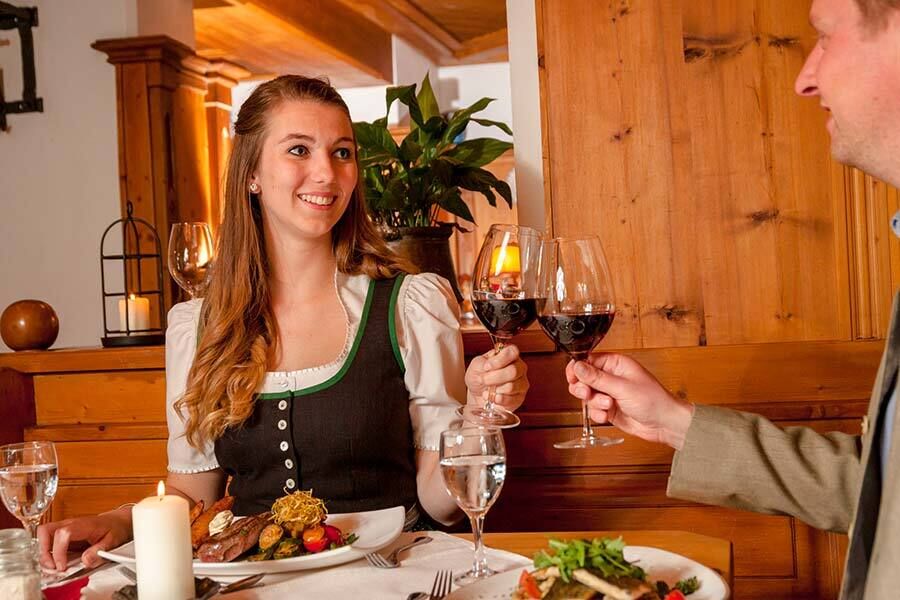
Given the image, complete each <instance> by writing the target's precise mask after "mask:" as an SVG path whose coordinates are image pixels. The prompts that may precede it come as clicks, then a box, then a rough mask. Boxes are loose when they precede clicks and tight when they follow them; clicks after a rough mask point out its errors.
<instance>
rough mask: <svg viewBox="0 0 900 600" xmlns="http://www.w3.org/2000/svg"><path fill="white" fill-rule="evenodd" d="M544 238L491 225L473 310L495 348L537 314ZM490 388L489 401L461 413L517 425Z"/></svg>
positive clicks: (475, 276)
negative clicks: (498, 402)
mask: <svg viewBox="0 0 900 600" xmlns="http://www.w3.org/2000/svg"><path fill="white" fill-rule="evenodd" d="M541 243H542V237H541V234H540V233H539V232H538V231H536V230H534V229H531V228H529V227H520V226H518V225H492V226H491V228H490V230H489V231H488V233H487V235H486V236H485V238H484V242H483V243H482V244H481V250H480V251H479V252H478V258H477V259H476V260H475V270H474V272H473V273H472V309H473V310H474V311H475V314H476V315H477V316H478V319H479V320H480V321H481V323H482V324H483V325H484V327H485V329H487V331H488V333H489V334H490V336H491V341H492V342H493V343H494V352H495V353H497V352H500V351H501V350H502V349H503V345H504V344H505V343H508V342H509V341H510V340H511V339H512V338H513V336H515V335H516V334H517V333H519V332H520V331H522V330H523V329H525V328H526V327H528V326H529V325H531V324H532V323H534V321H535V319H536V318H537V297H538V296H537V278H538V272H539V264H540V254H541V249H542V246H541ZM495 395H496V393H495V390H494V389H489V390H488V398H487V400H486V401H485V403H484V406H474V405H466V406H463V407H461V408H460V409H459V411H457V412H458V414H459V415H460V416H462V417H463V418H464V419H465V420H466V421H469V422H470V423H474V424H476V425H479V426H482V427H515V426H516V425H518V424H519V417H517V416H516V415H515V414H514V413H513V412H511V411H509V410H507V409H505V408H503V407H502V406H499V405H497V404H495V403H494V400H495Z"/></svg>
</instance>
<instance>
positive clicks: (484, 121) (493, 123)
mask: <svg viewBox="0 0 900 600" xmlns="http://www.w3.org/2000/svg"><path fill="white" fill-rule="evenodd" d="M472 120H473V121H475V122H476V123H478V124H479V125H482V126H484V127H499V128H500V129H502V130H503V131H504V132H506V133H508V134H509V135H512V134H513V132H512V129H510V128H509V125H507V124H506V123H501V122H500V121H491V120H490V119H474V118H473V119H472Z"/></svg>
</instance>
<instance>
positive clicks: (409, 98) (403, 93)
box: [385, 84, 424, 127]
mask: <svg viewBox="0 0 900 600" xmlns="http://www.w3.org/2000/svg"><path fill="white" fill-rule="evenodd" d="M385 98H386V101H387V112H388V114H390V112H391V105H392V104H393V103H394V100H399V101H400V104H404V105H406V107H407V108H409V118H410V119H412V122H413V123H415V124H416V125H418V126H419V127H421V126H422V124H423V122H424V121H423V120H422V110H421V109H420V108H419V101H418V100H416V86H415V84H413V85H403V86H399V87H389V88H388V89H387V92H386V93H385Z"/></svg>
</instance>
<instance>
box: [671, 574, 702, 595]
mask: <svg viewBox="0 0 900 600" xmlns="http://www.w3.org/2000/svg"><path fill="white" fill-rule="evenodd" d="M675 589H676V590H680V591H681V593H682V594H684V595H685V596H687V595H689V594H693V593H694V592H696V591H697V590H699V589H700V582H699V581H698V580H697V578H696V577H688V578H687V579H682V580H681V581H679V582H678V583H676V584H675Z"/></svg>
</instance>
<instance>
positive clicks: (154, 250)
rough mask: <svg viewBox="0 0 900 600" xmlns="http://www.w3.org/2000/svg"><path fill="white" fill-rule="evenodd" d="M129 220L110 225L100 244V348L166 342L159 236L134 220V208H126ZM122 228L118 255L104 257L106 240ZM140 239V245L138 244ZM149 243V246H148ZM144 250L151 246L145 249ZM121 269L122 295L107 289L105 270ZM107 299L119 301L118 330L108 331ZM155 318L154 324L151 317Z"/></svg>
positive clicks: (147, 224)
mask: <svg viewBox="0 0 900 600" xmlns="http://www.w3.org/2000/svg"><path fill="white" fill-rule="evenodd" d="M127 210H128V216H127V217H126V218H124V219H118V220H116V221H113V222H112V223H111V224H110V225H109V227H107V228H106V230H105V231H104V232H103V237H102V238H101V240H100V278H101V281H102V286H103V334H104V335H103V339H102V342H103V346H104V347H107V348H108V347H115V346H155V345H159V344H164V343H165V341H166V336H165V328H166V316H165V311H164V306H163V304H164V300H163V292H162V281H163V278H162V259H161V250H160V248H161V246H160V243H159V235H157V233H156V230H155V229H154V228H153V226H152V225H150V223H148V222H147V221H145V220H143V219H136V218H134V215H133V213H134V206H133V205H132V204H131V201H128V204H127ZM116 226H118V227H120V228H121V239H122V249H121V252H119V253H116V252H112V253H107V247H106V236H107V235H109V233H110V231H111V230H112V229H113V228H115V227H116ZM142 239H143V245H142V243H141V240H142ZM151 242H152V243H151ZM147 246H151V247H150V248H148V247H147ZM108 267H109V268H111V269H115V270H118V268H121V269H122V282H123V284H124V286H123V289H122V290H121V291H119V290H114V291H109V290H108V289H107V287H106V286H107V283H106V282H107V277H106V269H107V268H108ZM110 298H118V299H119V300H118V301H117V302H115V306H117V307H118V320H117V322H118V325H119V327H118V329H116V328H110V326H109V320H108V319H107V313H108V312H109V304H110V300H109V299H110ZM154 314H155V315H156V316H157V319H156V320H155V323H156V324H158V326H157V327H154V326H153V325H154V320H153V319H151V316H152V315H154Z"/></svg>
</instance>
